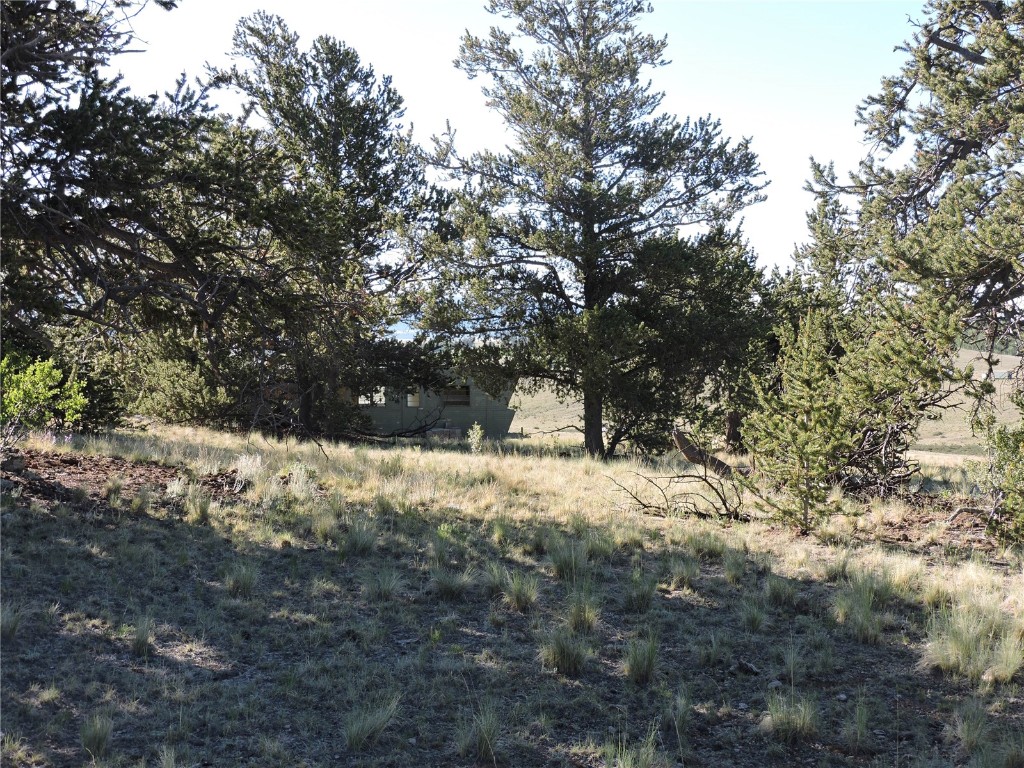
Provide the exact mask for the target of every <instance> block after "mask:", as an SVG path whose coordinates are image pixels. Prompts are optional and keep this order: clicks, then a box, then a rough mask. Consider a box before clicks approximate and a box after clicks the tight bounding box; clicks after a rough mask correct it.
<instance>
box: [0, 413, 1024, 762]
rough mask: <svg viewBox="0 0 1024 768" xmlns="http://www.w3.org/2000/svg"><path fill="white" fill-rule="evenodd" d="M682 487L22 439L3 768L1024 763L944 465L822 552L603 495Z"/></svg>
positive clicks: (1001, 621)
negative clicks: (916, 493) (925, 497)
mask: <svg viewBox="0 0 1024 768" xmlns="http://www.w3.org/2000/svg"><path fill="white" fill-rule="evenodd" d="M551 454H554V455H551ZM684 469H685V467H684V466H683V465H681V464H679V463H676V462H674V461H673V460H664V461H660V462H657V463H642V462H638V461H625V460H623V461H616V462H610V463H607V464H601V463H597V462H593V461H590V460H586V459H566V458H559V457H558V456H557V451H555V450H553V449H552V447H551V446H550V445H548V444H547V443H546V442H544V441H540V442H537V441H533V442H531V441H525V442H518V443H517V442H515V441H510V442H509V443H506V444H503V445H500V446H499V445H494V444H488V445H487V446H485V450H484V452H482V453H479V454H474V453H471V452H469V451H467V450H466V449H465V448H464V447H462V446H441V445H431V444H423V445H407V446H402V447H392V448H381V447H349V446H324V447H323V448H322V449H321V448H319V447H317V446H315V445H310V444H296V443H294V442H291V443H280V442H268V441H266V440H264V439H262V438H259V437H252V438H248V439H246V438H244V437H238V436H230V435H223V434H217V433H212V432H204V431H188V430H174V429H158V430H154V431H152V432H150V433H141V434H139V433H136V434H118V435H114V436H111V437H108V438H102V439H101V438H75V439H73V440H72V441H70V442H69V443H63V442H58V443H54V442H53V441H40V440H36V441H35V442H30V443H29V444H27V446H25V450H24V451H23V453H22V454H21V455H20V456H14V457H13V460H12V461H10V462H9V463H8V465H7V471H5V472H4V497H3V511H2V537H3V538H2V548H3V549H2V553H0V556H2V580H0V586H2V626H0V630H2V645H0V653H2V660H0V661H2V674H3V680H2V694H0V695H2V699H0V704H2V713H3V715H2V716H3V723H2V728H3V737H2V758H3V763H4V765H61V766H63V765H68V766H71V765H75V766H77V765H83V764H89V763H95V764H97V765H110V766H141V765H150V766H196V765H266V766H280V765H308V766H321V765H323V766H328V765H330V766H335V765H352V766H356V765H367V766H409V765H424V766H428V765H429V766H433V765H510V766H548V765H565V766H622V767H623V768H625V767H626V766H671V765H692V766H697V765H702V766H751V767H753V766H765V765H778V766H790V765H816V766H862V765H863V766H874V765H877V766H953V765H956V766H960V765H973V766H1000V767H1001V768H1006V767H1008V766H1019V765H1024V692H1022V688H1021V683H1022V682H1024V566H1022V559H1021V556H1020V555H1019V553H1014V552H1010V551H1003V550H1002V549H1000V548H999V547H998V546H995V545H994V544H993V543H992V542H991V540H990V539H989V538H987V537H986V535H985V533H984V523H983V521H979V520H977V519H975V518H974V517H973V516H972V514H970V513H960V514H955V513H954V511H955V510H956V509H957V508H958V506H959V505H960V504H961V503H962V502H963V501H964V500H963V499H960V498H959V494H961V493H962V492H963V491H965V490H966V483H965V482H963V481H962V479H961V477H960V476H959V475H958V474H957V473H956V472H955V471H950V470H949V469H948V468H945V469H943V468H937V469H935V470H930V482H931V483H932V488H933V490H935V491H936V492H937V495H936V496H935V497H934V499H933V500H934V503H933V504H929V505H924V506H922V505H921V504H919V503H917V501H915V500H913V499H908V500H906V501H888V502H881V501H877V500H876V501H872V502H869V503H863V504H854V503H851V502H844V508H843V512H842V513H841V514H838V515H837V516H836V517H835V518H834V519H833V520H832V521H830V522H829V523H828V524H827V525H826V526H825V527H824V528H823V529H822V532H821V534H820V536H819V537H817V538H812V537H799V536H796V535H794V534H793V533H792V532H790V531H789V530H787V529H784V528H780V527H777V526H774V525H772V524H771V523H770V522H769V521H767V520H763V519H759V518H758V516H757V514H756V513H754V514H753V515H752V519H750V520H748V521H745V522H728V521H717V520H699V519H696V518H694V517H693V516H683V515H679V514H678V511H679V508H678V507H677V506H675V505H673V504H665V505H663V506H662V507H660V508H659V507H658V503H657V502H658V501H659V499H660V498H661V497H660V495H658V494H657V493H655V494H654V495H652V496H650V501H651V508H650V509H648V510H647V511H646V512H645V513H642V512H640V511H639V510H638V509H637V507H636V504H635V503H634V502H633V500H632V499H631V496H630V494H629V493H626V492H624V491H623V489H629V490H632V491H633V493H634V494H635V495H638V496H640V497H641V498H644V494H645V493H647V492H648V491H651V490H652V488H653V486H652V485H651V483H650V482H649V481H648V480H646V479H645V478H659V477H665V476H668V475H673V474H676V473H678V472H680V471H683V470H684ZM655 482H659V481H657V480H655ZM680 490H682V491H685V490H687V489H686V488H685V487H684V488H681V489H680ZM669 501H671V499H669Z"/></svg>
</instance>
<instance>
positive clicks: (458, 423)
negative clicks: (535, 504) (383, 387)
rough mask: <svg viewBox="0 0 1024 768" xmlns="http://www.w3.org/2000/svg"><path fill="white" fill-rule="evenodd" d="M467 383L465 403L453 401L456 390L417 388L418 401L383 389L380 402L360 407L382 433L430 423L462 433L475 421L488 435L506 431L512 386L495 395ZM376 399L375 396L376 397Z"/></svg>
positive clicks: (509, 424)
mask: <svg viewBox="0 0 1024 768" xmlns="http://www.w3.org/2000/svg"><path fill="white" fill-rule="evenodd" d="M468 387H469V403H468V405H463V404H458V403H455V402H452V401H453V400H457V399H459V398H458V397H457V396H454V395H457V393H455V392H452V393H449V396H448V397H445V396H444V394H443V393H438V392H432V391H430V390H420V392H419V396H418V403H417V402H416V401H415V400H414V399H413V398H410V396H408V395H406V394H405V393H398V392H387V391H385V392H384V393H381V394H382V397H381V398H380V399H382V400H383V402H380V403H378V402H374V403H373V404H372V405H362V406H361V408H362V411H363V413H365V414H367V415H368V416H369V417H370V418H371V420H372V421H373V424H374V427H376V429H377V430H378V431H379V432H382V433H385V434H387V433H390V432H400V431H408V430H412V429H418V428H420V427H423V426H426V425H432V427H433V428H435V429H451V430H458V431H459V432H460V433H461V434H463V435H464V434H465V433H466V430H468V429H469V428H470V427H471V426H473V424H474V423H476V424H479V425H480V426H482V427H483V428H484V434H485V435H486V436H487V437H490V438H495V439H497V438H503V437H505V436H506V435H508V430H509V426H511V424H512V419H513V417H514V416H515V413H516V412H515V410H513V409H512V408H510V407H509V401H510V400H511V399H512V392H513V390H512V389H509V390H508V392H505V393H502V395H501V396H500V397H497V398H494V397H490V396H489V395H488V394H487V393H486V392H484V391H483V390H481V389H479V388H478V387H476V386H475V385H474V384H473V383H472V382H470V383H469V385H468ZM453 389H454V388H453ZM377 399H378V398H376V397H375V398H374V400H375V401H376V400H377Z"/></svg>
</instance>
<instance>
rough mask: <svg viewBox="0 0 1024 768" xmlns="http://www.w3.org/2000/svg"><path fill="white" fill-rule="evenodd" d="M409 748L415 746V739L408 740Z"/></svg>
mask: <svg viewBox="0 0 1024 768" xmlns="http://www.w3.org/2000/svg"><path fill="white" fill-rule="evenodd" d="M409 746H410V747H415V746H416V739H415V738H412V739H409Z"/></svg>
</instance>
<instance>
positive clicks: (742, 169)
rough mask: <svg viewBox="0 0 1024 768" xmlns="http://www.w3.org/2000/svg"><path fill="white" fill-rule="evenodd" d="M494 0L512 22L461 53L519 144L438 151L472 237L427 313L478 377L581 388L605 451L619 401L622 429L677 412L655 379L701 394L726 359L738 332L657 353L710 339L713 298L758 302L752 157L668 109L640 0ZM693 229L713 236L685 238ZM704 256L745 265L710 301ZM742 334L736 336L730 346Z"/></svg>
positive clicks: (738, 305) (742, 307)
mask: <svg viewBox="0 0 1024 768" xmlns="http://www.w3.org/2000/svg"><path fill="white" fill-rule="evenodd" d="M488 9H489V11H490V12H491V13H492V14H494V15H496V16H499V17H501V18H503V19H505V20H507V21H510V22H511V23H512V28H511V29H508V28H507V25H506V26H499V27H493V28H492V29H491V30H490V33H489V34H488V35H487V36H486V37H477V36H475V35H471V34H467V35H466V36H465V37H464V39H463V43H462V48H461V51H460V55H459V58H458V61H457V65H458V66H459V67H461V68H462V69H463V70H464V71H465V72H466V73H467V74H468V75H469V76H470V77H477V76H480V77H482V78H484V79H485V85H484V88H483V91H484V95H485V96H486V97H487V99H488V105H489V106H490V107H491V108H492V109H494V110H495V111H497V113H498V114H499V115H500V116H501V117H502V119H503V120H504V121H505V124H506V126H507V127H508V129H509V131H510V132H511V135H512V143H511V145H510V146H509V148H508V149H507V150H506V151H504V152H481V153H478V154H474V155H472V156H470V157H462V156H459V155H458V154H457V153H456V152H455V151H454V150H453V149H452V147H451V145H450V143H449V144H447V145H443V146H441V147H439V157H438V162H440V163H442V164H444V165H445V166H446V167H447V168H448V169H449V170H450V171H451V173H452V175H453V177H454V178H455V179H458V180H461V181H462V182H463V183H464V187H463V190H462V195H461V198H460V201H461V206H460V213H459V217H458V220H457V222H456V223H457V225H458V226H459V228H460V230H461V231H462V233H463V235H464V241H463V246H462V247H459V248H452V249H450V250H448V251H447V252H446V253H445V254H444V258H442V259H440V260H439V266H440V270H441V273H442V275H443V276H444V277H445V278H446V280H445V281H444V284H443V287H441V288H439V289H438V291H437V292H436V294H435V295H434V297H433V299H432V301H431V302H430V304H429V305H428V318H427V322H428V323H430V324H432V325H433V326H434V327H445V328H446V329H447V331H448V333H449V334H450V335H451V336H453V337H456V338H460V339H463V340H468V341H469V342H470V343H468V344H467V345H466V346H465V347H464V352H465V355H466V357H468V358H470V359H471V360H472V362H473V364H474V366H475V367H476V368H477V370H479V371H480V372H481V373H484V372H487V371H490V372H492V373H494V374H497V375H503V376H506V377H515V376H523V377H526V378H529V379H532V380H534V381H542V382H546V383H548V384H550V385H552V386H553V387H554V388H555V389H556V391H557V392H558V393H559V394H560V395H562V396H563V397H566V398H572V399H579V400H582V403H583V428H582V429H583V434H584V444H585V448H586V450H587V452H588V453H589V454H591V455H593V456H604V455H605V454H606V452H607V450H608V447H609V446H608V445H607V444H606V442H605V438H604V435H603V430H604V427H605V426H606V415H607V412H608V409H609V407H611V408H612V409H613V410H614V412H615V414H616V416H615V420H616V425H617V426H618V427H622V429H616V430H614V431H615V433H616V435H617V438H618V439H622V437H624V436H626V435H627V434H628V433H630V427H629V426H628V425H629V423H630V421H631V419H632V418H633V416H635V415H636V414H630V413H629V412H628V411H629V407H630V404H631V403H632V404H635V408H636V409H637V411H644V410H646V411H647V414H646V415H645V416H642V417H641V418H638V419H636V423H637V424H638V425H640V424H642V425H643V426H642V427H640V428H641V429H643V428H647V427H649V425H650V424H651V423H652V419H651V418H650V416H651V409H654V411H657V414H656V415H657V416H658V417H660V418H662V419H666V418H667V419H671V418H672V416H674V415H675V414H673V413H671V411H672V409H675V408H677V406H678V402H679V396H678V395H677V394H673V395H672V396H671V397H658V396H653V395H652V396H650V397H648V395H650V394H651V392H652V386H653V387H655V388H656V389H657V391H658V392H661V393H669V392H672V391H673V390H675V391H677V392H678V391H683V390H685V389H689V390H695V391H696V392H700V391H703V389H704V385H705V382H706V376H707V375H708V372H709V370H715V369H720V368H721V366H722V365H723V364H724V363H723V360H722V357H723V356H727V355H728V354H730V350H729V345H728V344H721V345H719V347H717V348H705V347H706V345H705V346H704V347H702V346H701V345H696V346H695V347H692V351H693V354H692V355H688V356H685V357H683V358H681V357H680V356H678V355H677V356H675V357H674V358H673V359H672V360H671V361H666V362H665V363H663V364H661V365H658V364H657V360H658V354H657V352H656V350H657V349H658V348H659V347H661V348H668V347H669V346H670V344H671V342H672V341H673V340H675V341H676V342H678V343H679V344H680V345H685V343H686V342H687V341H688V340H689V339H691V338H699V337H700V336H701V334H705V335H710V333H708V329H710V328H711V327H716V326H715V325H714V323H717V322H719V319H718V318H711V317H710V316H709V315H707V314H706V313H707V312H709V311H712V312H715V313H732V315H731V316H732V317H733V318H737V319H738V318H740V317H742V316H743V315H744V313H746V314H750V313H752V311H753V308H754V307H755V305H756V302H755V301H754V300H753V299H752V293H753V289H754V287H755V286H756V284H757V283H758V279H757V277H756V271H755V268H754V265H753V262H752V257H751V256H750V255H749V254H748V253H746V252H745V251H744V249H743V248H742V246H741V245H740V241H739V240H738V239H737V236H736V234H735V232H731V231H729V224H730V221H731V219H732V217H733V216H734V215H735V214H736V213H738V212H739V211H740V210H742V208H743V207H744V206H746V205H748V204H749V203H751V202H754V201H756V200H757V199H758V198H759V190H760V189H761V188H762V187H763V184H761V183H760V182H759V181H758V177H759V176H760V172H759V170H758V165H757V160H756V157H755V155H754V154H753V152H752V151H751V150H750V146H749V141H747V140H744V141H741V142H739V143H737V144H731V143H730V142H729V141H728V140H727V139H724V138H723V137H722V135H721V127H720V125H719V123H718V122H717V121H715V120H712V119H711V118H710V117H707V118H700V119H697V120H693V121H691V120H686V121H684V122H679V121H678V120H677V119H676V118H675V117H674V116H672V115H668V114H663V113H659V112H658V110H659V106H660V103H661V100H662V95H661V94H660V93H657V92H655V91H653V90H652V88H651V86H650V83H649V82H648V81H647V80H646V79H645V78H646V76H647V72H648V71H649V70H650V69H652V68H655V67H658V66H660V65H661V64H662V63H663V54H664V52H665V47H666V41H665V40H664V39H657V38H655V37H653V36H651V35H648V34H645V33H642V32H640V31H638V30H637V28H636V24H637V21H638V18H639V16H640V15H641V14H642V13H644V12H645V11H648V10H650V9H649V6H648V4H647V3H646V2H644V1H643V0H536V1H535V2H522V1H521V0H491V2H490V3H489V5H488ZM687 225H691V226H695V227H696V229H697V231H698V232H703V233H702V234H695V235H693V236H690V237H688V238H685V239H682V240H680V236H679V227H681V226H687ZM655 241H660V242H662V243H664V244H666V245H662V246H654V242H655ZM658 248H660V251H658V250H657V249H658ZM656 251H657V255H656V257H653V256H655V253H656ZM709 251H714V253H715V255H714V257H712V258H709V257H708V256H707V254H708V253H709ZM666 258H668V259H672V260H674V261H673V262H672V264H671V265H666V264H665V259H666ZM704 269H725V270H727V271H729V270H732V271H733V272H734V274H735V275H736V276H737V279H736V280H735V282H734V284H733V294H732V297H731V299H730V300H728V301H719V300H717V299H715V300H711V301H707V302H704V301H702V299H701V297H700V291H701V286H702V285H704V284H705V283H706V284H708V285H710V284H712V283H713V281H712V280H707V281H705V280H704V279H702V275H701V273H700V271H699V270H704ZM676 288H678V290H676V291H675V295H671V294H672V291H673V290H674V289H676ZM662 289H668V290H662ZM711 290H715V291H717V290H719V289H718V288H717V287H716V288H713V289H711ZM645 291H646V292H647V293H648V294H649V296H650V297H654V298H656V302H655V303H654V304H652V303H650V302H649V301H648V300H647V299H645V298H644V296H645ZM659 291H661V295H660V296H659V295H658V292H659ZM694 294H696V295H694ZM658 306H660V307H661V308H662V310H659V309H658V308H657V307H658ZM681 313H682V314H685V315H686V316H687V320H686V322H680V317H679V316H680V314H681ZM702 313H703V315H702ZM702 316H703V317H704V319H705V320H708V321H709V323H710V324H709V325H708V326H707V327H706V328H704V327H702V326H701V322H700V321H701V318H702ZM736 324H739V322H738V320H737V323H736ZM743 337H744V336H743V334H738V335H736V334H734V335H733V336H732V337H731V338H736V339H737V348H738V347H739V345H740V344H741V343H742V338H743ZM723 338H724V339H729V338H730V336H724V337H723V336H719V337H718V339H719V341H721V340H722V339H723ZM733 353H734V354H735V352H733ZM705 356H707V357H705ZM652 382H653V384H652ZM689 394H690V395H694V394H695V393H694V392H689ZM659 403H660V404H659ZM614 442H615V438H614V437H613V440H612V443H614Z"/></svg>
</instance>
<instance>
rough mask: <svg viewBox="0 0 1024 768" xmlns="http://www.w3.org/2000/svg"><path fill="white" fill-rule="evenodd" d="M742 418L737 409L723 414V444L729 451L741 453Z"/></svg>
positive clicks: (742, 449) (742, 448)
mask: <svg viewBox="0 0 1024 768" xmlns="http://www.w3.org/2000/svg"><path fill="white" fill-rule="evenodd" d="M742 423H743V419H742V417H741V416H740V414H739V412H738V411H729V412H728V413H727V414H725V445H726V447H727V448H728V449H729V453H743V451H744V447H743V434H742V433H741V432H740V426H741V425H742Z"/></svg>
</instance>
